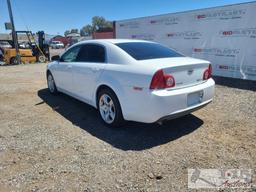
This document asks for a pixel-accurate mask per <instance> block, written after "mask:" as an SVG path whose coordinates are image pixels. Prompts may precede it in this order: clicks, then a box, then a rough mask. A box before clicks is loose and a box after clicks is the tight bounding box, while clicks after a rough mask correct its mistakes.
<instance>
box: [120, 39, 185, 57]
mask: <svg viewBox="0 0 256 192" xmlns="http://www.w3.org/2000/svg"><path fill="white" fill-rule="evenodd" d="M116 45H117V46H118V47H120V48H121V49H123V50H124V51H125V52H127V53H128V54H129V55H130V56H132V57H133V58H134V59H136V60H147V59H159V58H167V57H184V56H183V55H182V54H180V53H177V52H176V51H174V50H172V49H170V48H167V47H164V46H162V45H160V44H157V43H146V42H129V43H117V44H116Z"/></svg>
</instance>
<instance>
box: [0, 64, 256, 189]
mask: <svg viewBox="0 0 256 192" xmlns="http://www.w3.org/2000/svg"><path fill="white" fill-rule="evenodd" d="M45 69H46V65H45V64H31V65H20V66H2V67H0V191H188V190H189V189H188V188H187V169H188V168H196V167H197V168H216V169H219V168H250V169H252V170H254V176H255V170H256V142H255V141H256V125H255V124H256V92H255V91H251V90H246V89H238V88H230V87H226V86H221V85H217V86H216V93H215V98H214V101H213V102H212V103H211V104H209V105H208V106H207V107H205V108H203V109H201V110H199V111H197V112H195V113H193V114H191V115H188V116H185V117H183V118H180V119H176V120H172V121H169V122H167V123H165V124H164V125H162V126H159V125H156V124H141V123H133V122H129V123H128V124H127V125H126V126H125V127H120V128H118V129H111V128H107V127H105V126H104V125H103V124H102V123H101V122H100V119H99V117H98V115H97V111H96V110H95V109H94V108H92V107H90V106H88V105H86V104H84V103H82V102H79V101H77V100H75V99H72V98H70V97H68V96H66V95H64V94H59V95H57V96H52V95H51V94H49V92H48V90H47V89H46V80H45ZM253 182H254V183H255V178H254V180H253ZM251 190H253V189H251ZM254 190H255V189H254ZM211 191H212V190H211Z"/></svg>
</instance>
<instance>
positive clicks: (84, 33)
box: [80, 25, 93, 36]
mask: <svg viewBox="0 0 256 192" xmlns="http://www.w3.org/2000/svg"><path fill="white" fill-rule="evenodd" d="M92 33H93V27H92V26H91V25H86V26H84V27H83V28H82V29H81V30H80V35H81V36H87V35H88V36H90V35H92Z"/></svg>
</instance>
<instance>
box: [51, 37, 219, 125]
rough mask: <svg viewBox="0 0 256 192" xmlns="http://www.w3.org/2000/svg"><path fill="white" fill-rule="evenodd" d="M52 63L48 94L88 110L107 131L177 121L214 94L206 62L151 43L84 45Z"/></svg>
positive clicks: (96, 42)
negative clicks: (126, 125) (135, 124)
mask: <svg viewBox="0 0 256 192" xmlns="http://www.w3.org/2000/svg"><path fill="white" fill-rule="evenodd" d="M52 60H53V62H52V63H50V64H48V67H47V82H48V88H49V90H50V92H51V93H53V94H56V93H57V92H63V93H65V94H68V95H70V96H72V97H74V98H76V99H78V100H81V101H83V102H85V103H88V104H90V105H92V106H93V107H95V108H97V109H98V111H99V115H100V117H101V119H102V120H103V122H104V123H105V124H107V125H110V126H119V125H121V124H122V123H123V122H124V120H128V121H138V122H144V123H153V122H162V121H164V120H168V119H173V118H177V117H180V116H183V115H186V114H189V113H191V112H193V111H195V110H197V109H199V108H201V107H203V106H205V105H207V104H208V103H210V102H211V101H212V99H213V95H214V85H215V83H214V81H213V79H212V78H211V73H212V68H211V64H210V63H209V62H208V61H205V60H200V59H194V58H191V57H185V56H183V55H182V54H180V53H178V52H176V51H174V50H172V49H170V48H167V47H165V46H162V45H160V44H157V43H154V42H149V41H142V40H125V39H109V40H89V41H83V42H80V43H77V44H75V45H73V46H72V47H70V48H69V49H68V50H67V51H66V52H65V53H63V54H62V55H61V56H54V57H53V58H52Z"/></svg>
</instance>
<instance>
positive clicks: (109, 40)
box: [79, 39, 150, 44]
mask: <svg viewBox="0 0 256 192" xmlns="http://www.w3.org/2000/svg"><path fill="white" fill-rule="evenodd" d="M130 42H147V43H150V41H145V40H139V39H93V40H84V41H80V42H79V43H111V44H117V43H130Z"/></svg>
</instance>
